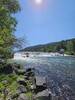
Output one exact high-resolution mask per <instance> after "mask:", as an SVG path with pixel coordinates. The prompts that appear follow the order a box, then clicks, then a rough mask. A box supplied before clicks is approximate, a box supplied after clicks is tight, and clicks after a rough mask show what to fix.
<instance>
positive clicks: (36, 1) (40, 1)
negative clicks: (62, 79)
mask: <svg viewBox="0 0 75 100" xmlns="http://www.w3.org/2000/svg"><path fill="white" fill-rule="evenodd" d="M35 3H36V4H37V5H40V4H42V3H43V0H35Z"/></svg>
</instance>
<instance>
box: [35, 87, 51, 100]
mask: <svg viewBox="0 0 75 100" xmlns="http://www.w3.org/2000/svg"><path fill="white" fill-rule="evenodd" d="M35 98H38V99H39V100H52V99H51V98H52V95H51V92H50V91H49V90H48V89H46V90H43V91H42V92H39V93H38V94H37V95H36V96H35ZM35 100H36V99H35Z"/></svg>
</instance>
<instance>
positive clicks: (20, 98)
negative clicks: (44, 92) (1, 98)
mask: <svg viewBox="0 0 75 100" xmlns="http://www.w3.org/2000/svg"><path fill="white" fill-rule="evenodd" d="M18 100H29V99H28V97H27V96H26V95H25V94H20V96H19V97H18Z"/></svg>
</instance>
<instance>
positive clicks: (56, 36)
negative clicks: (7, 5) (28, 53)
mask: <svg viewBox="0 0 75 100" xmlns="http://www.w3.org/2000/svg"><path fill="white" fill-rule="evenodd" d="M19 2H20V5H21V12H19V13H18V14H17V15H16V18H17V21H18V25H17V30H16V32H15V34H16V36H17V37H23V38H26V40H27V42H28V46H29V45H37V44H44V43H50V42H55V41H60V40H64V39H69V38H74V37H75V0H46V6H44V7H43V8H41V7H40V8H39V7H37V5H35V4H33V5H30V3H31V2H32V0H19ZM43 2H45V0H43Z"/></svg>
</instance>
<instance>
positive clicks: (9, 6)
mask: <svg viewBox="0 0 75 100" xmlns="http://www.w3.org/2000/svg"><path fill="white" fill-rule="evenodd" d="M19 10H20V6H19V3H18V1H17V0H0V55H3V56H4V57H5V58H8V57H10V55H11V52H12V47H13V46H14V45H15V43H16V41H17V39H16V37H15V35H14V31H15V30H16V29H15V27H16V24H17V21H16V19H15V17H13V14H15V13H17V12H18V11H19Z"/></svg>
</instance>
